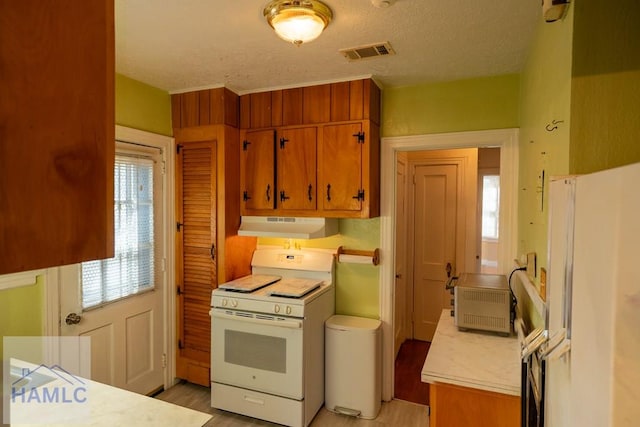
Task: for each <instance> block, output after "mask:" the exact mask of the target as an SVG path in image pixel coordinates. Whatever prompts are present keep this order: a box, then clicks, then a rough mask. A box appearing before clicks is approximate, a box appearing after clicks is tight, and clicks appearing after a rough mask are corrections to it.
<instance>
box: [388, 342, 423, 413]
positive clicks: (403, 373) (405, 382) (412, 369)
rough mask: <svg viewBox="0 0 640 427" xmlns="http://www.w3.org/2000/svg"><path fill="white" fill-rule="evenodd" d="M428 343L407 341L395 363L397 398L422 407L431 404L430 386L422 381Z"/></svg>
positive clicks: (403, 344)
mask: <svg viewBox="0 0 640 427" xmlns="http://www.w3.org/2000/svg"><path fill="white" fill-rule="evenodd" d="M430 345H431V344H430V343H428V342H426V341H418V340H406V341H405V342H404V343H402V346H401V347H400V351H399V352H398V357H396V362H395V371H396V373H395V396H396V399H402V400H407V401H409V402H414V403H419V404H421V405H428V404H429V385H428V384H426V383H423V382H422V381H421V380H420V374H421V372H422V366H423V365H424V360H425V359H426V357H427V352H428V351H429V346H430Z"/></svg>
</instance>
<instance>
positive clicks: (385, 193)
mask: <svg viewBox="0 0 640 427" xmlns="http://www.w3.org/2000/svg"><path fill="white" fill-rule="evenodd" d="M478 147H500V148H501V157H500V235H501V236H505V239H504V240H503V239H500V244H499V249H498V254H499V258H498V268H499V272H500V273H502V274H505V273H508V269H509V268H510V266H511V265H512V260H513V258H514V256H515V254H516V251H517V242H518V235H517V200H518V198H517V196H518V194H517V183H518V129H515V128H513V129H496V130H485V131H470V132H454V133H444V134H432V135H416V136H401V137H386V138H382V144H381V150H382V153H381V180H380V182H381V192H380V195H381V201H380V209H381V211H380V251H381V259H382V262H381V264H380V282H379V292H380V320H381V321H382V328H383V333H382V340H383V344H382V352H383V354H382V398H383V400H385V401H389V400H391V399H392V398H393V378H394V360H395V354H394V338H393V337H394V333H393V332H394V325H393V323H394V283H395V265H394V260H395V226H396V225H395V222H396V218H395V204H396V202H395V197H396V193H395V186H396V183H395V176H396V170H395V167H396V155H397V153H399V152H403V151H420V150H440V149H452V148H478Z"/></svg>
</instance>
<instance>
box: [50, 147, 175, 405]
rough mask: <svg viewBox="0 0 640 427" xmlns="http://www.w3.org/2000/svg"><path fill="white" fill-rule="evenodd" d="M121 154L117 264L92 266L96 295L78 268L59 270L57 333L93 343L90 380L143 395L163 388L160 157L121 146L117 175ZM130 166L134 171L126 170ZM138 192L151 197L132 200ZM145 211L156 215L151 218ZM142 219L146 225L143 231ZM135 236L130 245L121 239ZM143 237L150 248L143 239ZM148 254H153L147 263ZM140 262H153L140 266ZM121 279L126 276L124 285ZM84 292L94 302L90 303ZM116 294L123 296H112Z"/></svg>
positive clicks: (117, 212)
mask: <svg viewBox="0 0 640 427" xmlns="http://www.w3.org/2000/svg"><path fill="white" fill-rule="evenodd" d="M119 155H120V158H121V159H123V160H122V163H123V164H125V166H124V167H123V168H124V172H120V175H118V172H116V178H118V176H125V175H126V177H124V178H122V180H121V182H126V184H124V183H121V184H118V181H116V185H115V187H116V188H115V194H116V197H115V203H114V204H115V209H116V220H115V227H116V257H115V258H113V259H111V260H110V261H105V264H103V263H102V262H100V261H98V262H93V263H94V266H95V263H98V264H99V265H100V266H101V267H99V270H98V273H97V274H94V276H98V279H96V280H98V281H100V283H104V284H105V285H103V286H102V287H99V289H98V290H97V291H96V289H90V288H89V280H88V279H87V280H84V284H83V278H82V265H80V264H76V265H71V266H66V267H62V268H60V333H61V335H67V336H89V337H91V379H93V380H95V381H99V382H102V383H105V384H109V385H113V386H116V387H120V388H123V389H126V390H130V391H134V392H137V393H142V394H148V393H150V392H153V391H154V390H157V389H158V388H160V387H162V386H163V384H164V366H163V365H164V364H165V362H164V360H165V356H164V354H163V353H164V344H163V333H164V332H163V331H164V325H163V322H164V318H165V316H164V311H163V310H164V308H163V298H164V292H165V289H166V286H165V283H164V273H163V270H164V260H165V256H164V249H163V248H164V246H163V244H162V243H161V242H162V241H163V232H162V229H163V215H162V211H163V209H162V205H163V198H164V194H163V188H162V182H163V179H162V174H163V167H162V161H161V158H160V151H159V150H157V149H151V148H149V149H141V148H136V149H132V148H131V145H130V144H127V145H122V144H119V145H118V146H117V148H116V171H117V168H118V164H119V163H118V158H119V157H118V156H119ZM137 156H139V157H137ZM137 159H140V162H143V163H141V164H143V165H145V166H143V167H142V168H146V169H145V172H146V175H145V176H144V177H143V178H138V176H137V175H136V172H135V171H136V170H138V169H135V168H136V166H135V163H136V162H137V161H138V160H137ZM129 160H131V163H133V164H134V166H132V167H130V168H128V169H127V165H129V163H127V162H129ZM132 170H133V172H132ZM131 176H133V178H131ZM119 185H120V187H119ZM124 187H127V188H124ZM119 188H120V189H119ZM139 192H142V193H144V192H146V193H147V194H148V195H145V196H144V197H140V198H139V199H136V193H139ZM133 199H135V201H132V200H133ZM132 206H134V207H132ZM149 210H152V212H153V213H152V214H149V213H148V212H149ZM133 211H134V212H135V213H131V212H133ZM143 218H150V219H151V220H150V222H149V223H148V224H147V223H144V221H143ZM125 228H126V229H127V231H126V232H125V231H123V230H124V229H125ZM131 230H133V231H131ZM132 234H133V241H130V239H129V238H125V237H122V236H125V235H126V236H129V237H130V236H131V235H132ZM145 235H146V236H148V239H149V240H150V241H151V242H153V243H149V242H147V241H144V240H143V237H140V236H145ZM145 253H146V254H149V253H152V255H146V258H145V256H144V255H143V254H145ZM142 259H145V260H148V261H149V260H150V263H143V261H141V260H142ZM107 262H111V264H106V263H107ZM87 264H89V263H84V264H83V265H84V266H85V274H86V271H90V270H88V268H89V266H88V265H87ZM149 264H150V265H149ZM123 265H124V266H125V267H122V266H123ZM114 271H115V273H114ZM124 272H126V274H128V276H127V278H126V279H125V278H123V275H124V274H125V273H124ZM141 278H142V279H141ZM138 280H144V284H145V285H144V287H143V286H139V285H138V284H137V283H136V284H133V285H131V282H136V281H138ZM150 282H151V283H150ZM113 283H117V284H118V285H122V286H124V287H127V286H128V287H129V289H134V290H133V291H128V292H130V293H129V295H127V292H124V291H121V290H120V291H114V290H113V288H112V287H110V285H112V284H113ZM89 292H92V294H91V295H92V298H93V302H89V300H90V299H91V298H89V296H88V295H89ZM114 292H121V294H118V295H120V296H114V295H115V294H114ZM83 295H84V298H83ZM96 301H99V302H96ZM74 314H75V315H77V316H74ZM76 322H77V323H76Z"/></svg>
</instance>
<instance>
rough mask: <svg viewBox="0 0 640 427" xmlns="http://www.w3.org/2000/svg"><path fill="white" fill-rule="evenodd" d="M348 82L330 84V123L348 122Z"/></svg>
mask: <svg viewBox="0 0 640 427" xmlns="http://www.w3.org/2000/svg"><path fill="white" fill-rule="evenodd" d="M349 86H350V82H340V83H332V84H331V116H330V120H331V121H332V122H343V121H346V120H349V119H350V118H352V117H350V114H349V110H350V93H349V92H350V89H349Z"/></svg>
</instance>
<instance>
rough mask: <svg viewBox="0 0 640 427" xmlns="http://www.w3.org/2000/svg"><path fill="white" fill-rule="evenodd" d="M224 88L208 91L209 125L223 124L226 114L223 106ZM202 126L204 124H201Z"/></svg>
mask: <svg viewBox="0 0 640 427" xmlns="http://www.w3.org/2000/svg"><path fill="white" fill-rule="evenodd" d="M224 89H225V88H223V87H218V88H215V89H209V90H208V91H207V92H208V93H209V99H210V105H209V111H208V114H209V123H207V124H211V125H220V124H223V123H224V122H225V117H226V114H227V111H226V105H225V90H224ZM202 124H204V123H202Z"/></svg>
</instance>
